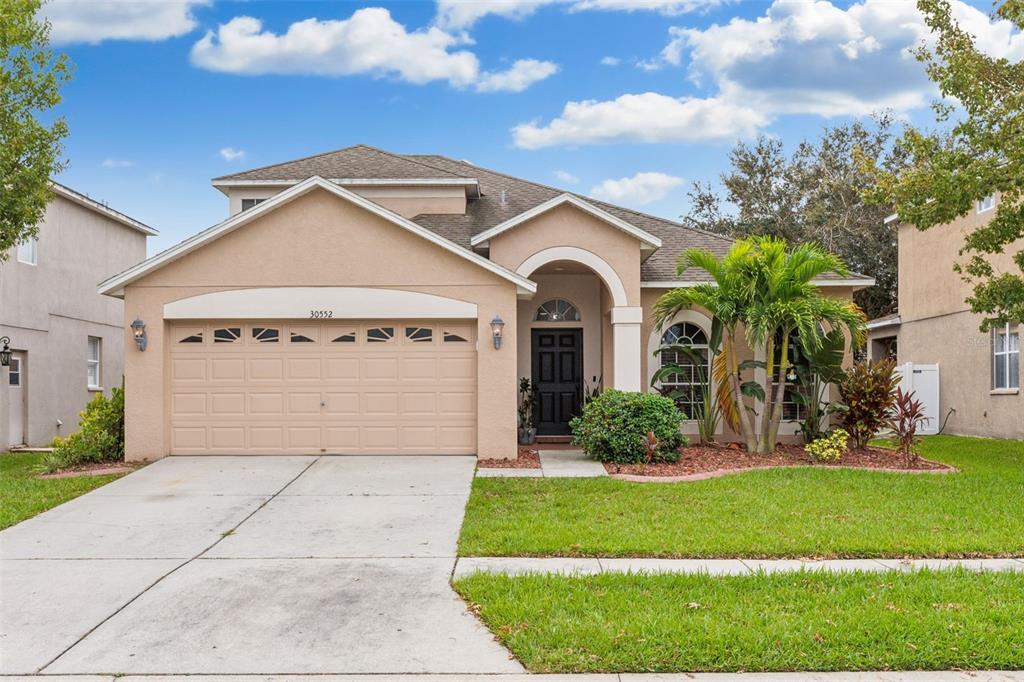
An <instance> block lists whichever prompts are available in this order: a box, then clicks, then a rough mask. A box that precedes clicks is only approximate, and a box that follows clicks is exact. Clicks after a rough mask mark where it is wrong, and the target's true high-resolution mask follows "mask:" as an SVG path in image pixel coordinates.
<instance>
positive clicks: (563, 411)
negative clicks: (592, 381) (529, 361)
mask: <svg viewBox="0 0 1024 682" xmlns="http://www.w3.org/2000/svg"><path fill="white" fill-rule="evenodd" d="M582 379H583V330H582V329H534V330H533V382H534V385H535V386H536V388H537V434H538V435H540V436H563V435H567V434H568V433H569V420H570V419H572V418H573V417H575V416H576V415H577V414H579V411H580V397H581V391H582Z"/></svg>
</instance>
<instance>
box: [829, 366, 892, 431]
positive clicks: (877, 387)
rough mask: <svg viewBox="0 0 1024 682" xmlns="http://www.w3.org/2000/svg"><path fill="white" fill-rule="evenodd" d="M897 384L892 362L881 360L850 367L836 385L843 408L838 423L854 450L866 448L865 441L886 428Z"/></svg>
mask: <svg viewBox="0 0 1024 682" xmlns="http://www.w3.org/2000/svg"><path fill="white" fill-rule="evenodd" d="M899 381H900V380H899V377H898V376H897V375H896V362H895V361H893V360H881V361H879V362H874V363H867V362H862V363H859V364H857V365H854V367H853V369H851V370H850V371H849V372H847V373H846V377H845V378H844V379H843V380H842V381H840V382H839V395H840V397H841V398H842V403H843V406H844V407H843V408H842V410H841V413H840V414H841V418H840V420H839V421H840V422H841V423H842V427H843V428H844V429H845V430H846V432H847V433H849V434H850V438H852V439H853V444H854V446H855V447H858V448H863V447H866V446H867V444H868V441H870V440H871V439H872V438H874V437H875V435H877V434H878V432H879V431H881V430H882V429H883V428H885V427H886V426H888V424H889V419H890V415H891V413H892V410H893V407H894V406H895V404H896V386H897V384H899Z"/></svg>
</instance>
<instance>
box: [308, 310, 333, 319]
mask: <svg viewBox="0 0 1024 682" xmlns="http://www.w3.org/2000/svg"><path fill="white" fill-rule="evenodd" d="M329 317H334V311H333V310H310V311H309V318H310V319H311V320H322V319H325V318H329Z"/></svg>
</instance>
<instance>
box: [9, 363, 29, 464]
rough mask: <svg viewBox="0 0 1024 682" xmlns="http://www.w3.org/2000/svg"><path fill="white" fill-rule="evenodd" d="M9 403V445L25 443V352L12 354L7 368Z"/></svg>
mask: <svg viewBox="0 0 1024 682" xmlns="http://www.w3.org/2000/svg"><path fill="white" fill-rule="evenodd" d="M7 370H8V371H7V386H6V389H7V404H8V405H9V406H10V412H9V415H10V424H9V427H8V430H7V433H8V435H9V436H10V437H9V438H8V439H7V440H8V443H7V444H8V445H24V444H25V379H26V378H27V377H26V376H25V354H24V353H14V354H12V355H11V366H10V367H8V368H7Z"/></svg>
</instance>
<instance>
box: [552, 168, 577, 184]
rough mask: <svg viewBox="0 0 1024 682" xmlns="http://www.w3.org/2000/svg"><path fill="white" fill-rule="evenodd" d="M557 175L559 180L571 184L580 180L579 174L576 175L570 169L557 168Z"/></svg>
mask: <svg viewBox="0 0 1024 682" xmlns="http://www.w3.org/2000/svg"><path fill="white" fill-rule="evenodd" d="M555 177H556V178H558V180H559V182H565V183H568V184H570V185H575V184H576V183H577V182H579V181H580V179H579V177H578V176H575V175H573V174H572V173H570V172H569V171H565V170H556V171H555Z"/></svg>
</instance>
